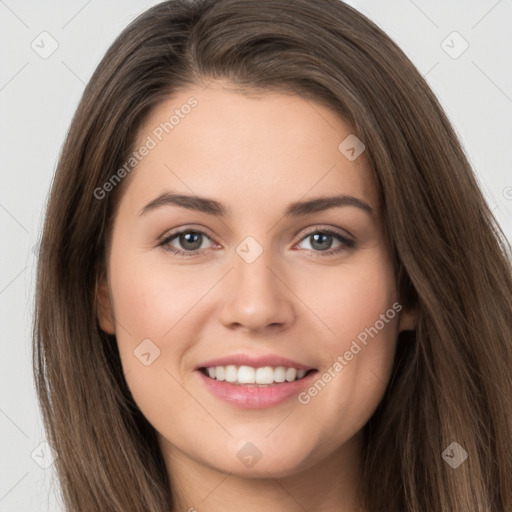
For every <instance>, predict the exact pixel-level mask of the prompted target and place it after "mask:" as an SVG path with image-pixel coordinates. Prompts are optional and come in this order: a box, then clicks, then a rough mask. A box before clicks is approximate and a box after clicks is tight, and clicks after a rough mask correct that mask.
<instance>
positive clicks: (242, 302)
mask: <svg viewBox="0 0 512 512" xmlns="http://www.w3.org/2000/svg"><path fill="white" fill-rule="evenodd" d="M270 253H271V251H270V250H264V251H263V252H262V253H261V254H260V255H259V256H258V257H257V258H256V259H255V260H254V261H252V262H248V261H246V260H245V259H244V258H242V257H240V256H239V255H238V254H237V253H235V254H234V257H233V265H234V268H233V269H232V271H231V272H229V275H228V276H226V279H225V280H224V283H223V288H222V290H221V291H220V293H221V294H222V299H223V304H222V309H221V315H220V316H221V321H222V323H223V324H224V326H226V327H227V328H230V329H232V328H238V329H243V330H246V331H253V332H262V331H265V330H269V329H270V330H272V331H273V332H275V331H277V330H282V329H286V328H288V327H289V326H290V325H291V324H292V323H293V321H294V318H295V305H294V302H293V297H294V295H293V293H292V291H291V290H290V285H289V284H288V283H287V282H286V280H287V279H286V276H283V275H281V274H282V272H280V271H279V270H278V269H279V268H281V267H279V266H278V265H276V264H275V260H274V261H273V260H272V256H271V254H270Z"/></svg>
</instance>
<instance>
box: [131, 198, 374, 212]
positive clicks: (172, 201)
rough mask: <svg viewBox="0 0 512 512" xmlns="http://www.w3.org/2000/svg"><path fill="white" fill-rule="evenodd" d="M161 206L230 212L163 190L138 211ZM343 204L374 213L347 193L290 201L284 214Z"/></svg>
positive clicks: (205, 200)
mask: <svg viewBox="0 0 512 512" xmlns="http://www.w3.org/2000/svg"><path fill="white" fill-rule="evenodd" d="M163 206H179V207H181V208H187V209H188V210H194V211H198V212H201V213H206V214H208V215H215V216H217V217H227V216H230V215H231V214H232V210H231V208H227V207H226V206H224V205H223V204H222V203H219V202H218V201H215V200H214V199H209V198H207V197H200V196H195V195H188V194H181V193H173V192H163V193H162V194H160V195H159V196H158V197H156V198H155V199H153V200H152V201H150V202H149V203H148V204H147V205H146V206H144V207H143V208H142V209H141V211H140V212H139V216H142V215H146V214H147V213H149V212H150V211H153V210H156V209H157V208H161V207H163ZM343 206H355V207H356V208H360V209H361V210H363V211H364V212H366V213H367V214H368V215H370V217H372V216H373V214H374V213H375V209H374V208H372V207H371V206H370V205H369V204H368V203H366V202H365V201H363V200H362V199H359V198H357V197H354V196H351V195H347V194H339V195H336V196H323V197H317V198H314V199H308V200H306V201H297V202H294V203H291V204H290V205H289V206H288V208H287V209H286V212H285V214H284V216H285V217H301V216H305V215H309V214H311V213H316V212H320V211H324V210H328V209H330V208H339V207H343Z"/></svg>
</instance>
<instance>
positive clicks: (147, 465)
mask: <svg viewBox="0 0 512 512" xmlns="http://www.w3.org/2000/svg"><path fill="white" fill-rule="evenodd" d="M213 79H227V80H229V81H230V82H231V83H233V84H234V85H236V86H237V87H239V88H240V90H260V91H265V90H269V91H270V90H280V91H283V92H287V93H293V94H300V95H302V96H303V97H304V98H312V99H314V100H316V101H319V102H322V103H323V104H325V105H328V106H329V108H331V109H333V110H335V111H336V112H338V113H339V115H340V116H341V117H342V118H343V119H344V120H345V121H346V122H348V123H349V124H350V126H351V127H352V129H353V132H354V133H355V134H356V135H357V137H358V138H359V139H361V140H362V141H363V142H364V144H365V145H366V155H367V157H368V160H369V163H370V166H371V169H372V172H373V173H374V175H375V180H376V183H377V186H378V190H379V194H380V197H381V200H382V201H381V204H382V205H383V216H384V221H385V226H386V229H387V233H388V236H389V239H390V241H391V246H392V251H393V255H394V262H395V271H396V282H397V287H398V291H399V297H400V301H401V303H402V304H403V306H404V307H406V308H410V309H415V310H416V311H417V313H418V322H417V328H416V330H415V331H405V332H402V333H401V335H400V336H399V340H398V349H397V353H396V360H395V368H394V372H393V375H392V378H391V380H390V382H389V384H388V387H387V389H386V393H385V396H384V398H383V400H382V402H381V403H380V405H379V407H378V408H377V410H376V411H375V414H374V415H373V416H372V418H371V419H370V420H369V421H368V423H367V425H366V426H365V427H364V433H365V444H364V453H363V467H364V497H363V499H364V504H365V507H366V508H367V509H368V510H371V511H372V512H377V511H383V512H384V511H385V512H390V511H393V512H402V511H404V512H425V511H427V510H429V511H435V512H468V511H471V512H476V511H482V512H484V511H487V512H498V511H504V510H512V411H511V404H512V378H511V374H510V371H511V368H512V340H511V333H512V272H511V265H510V246H509V244H508V242H507V240H506V237H505V235H504V234H503V232H502V231H501V229H500V227H499V225H498V224H497V222H496V221H495V219H494V217H493V215H492V213H491V212H490V210H489V208H488V206H487V204H486V202H485V200H484V198H483V195H482V193H481V192H480V190H479V188H478V186H477V182H476V180H475V177H474V174H473V171H472V169H471V167H470V164H469V163H468V160H467V158H466V156H465V153H464V151H463V149H462V148H461V145H460V143H459V141H458V139H457V136H456V134H455V133H454V130H453V128H452V127H451V125H450V123H449V121H448V119H447V117H446V115H445V114H444V112H443V110H442V108H441V106H440V104H439V102H438V101H437V99H436V97H435V95H434V94H433V93H432V91H431V90H430V88H429V87H428V84H427V83H426V81H425V80H424V79H423V77H422V76H421V74H420V73H419V72H418V71H417V70H416V69H415V67H414V66H413V64H412V63H411V62H410V60H409V59H408V58H407V57H406V56H405V55H404V53H403V52H402V51H401V50H400V49H399V48H398V46H397V45H396V44H395V43H394V42H393V41H392V40H391V39H390V38H389V37H388V36H387V35H386V34H384V33H383V32H382V31H381V30H380V29H379V28H378V27H377V26H376V25H375V24H374V23H372V22H371V21H369V20H368V19H366V18H365V17H364V16H363V15H361V14H360V13H358V12H357V11H356V10H354V9H352V8H351V7H349V6H347V5H345V4H344V3H342V2H341V1H339V0H293V1H290V0H193V1H185V0H171V1H168V2H163V3H161V4H158V5H156V6H154V7H152V8H151V9H149V10H147V11H146V12H144V13H143V14H142V15H140V16H139V17H138V18H137V19H135V20H134V21H133V22H132V23H131V24H130V25H129V26H128V27H127V28H126V29H125V30H124V31H123V32H122V33H121V35H120V36H119V37H118V38H117V39H116V40H115V42H114V43H113V44H112V46H111V47H110V49H109V50H108V52H107V53H106V55H105V56H104V58H103V59H102V61H101V62H100V64H99V65H98V67H97V69H96V71H95V73H94V75H93V76H92V78H91V80H90V82H89V83H88V85H87V87H86V88H85V91H84V93H83V97H82V99H81V101H80V104H79V106H78V109H77V111H76V114H75V116H74V118H73V121H72V123H71V127H70V130H69V133H68V135H67V138H66V141H65V144H64V147H63V150H62V153H61V156H60V160H59V163H58V168H57V171H56V175H55V179H54V182H53V184H52V190H51V195H50V198H49V204H48V208H47V212H46V220H45V225H44V232H43V235H42V240H41V248H40V257H39V262H38V269H37V290H36V303H35V322H34V334H33V336H34V359H33V363H34V376H35V382H36V387H37V393H38V397H39V400H40V404H41V409H42V415H43V420H44V425H45V429H46V432H47V436H48V441H49V443H50V444H51V445H52V446H53V447H54V448H55V450H56V451H57V453H58V455H59V456H58V458H57V459H56V461H55V464H56V469H57V472H58V477H59V480H60V484H61V488H62V491H63V498H64V502H65V505H66V507H67V510H69V511H73V512H79V511H80V512H86V511H98V510H101V511H102V512H108V511H130V512H139V511H140V512H142V511H144V512H147V511H148V510H150V511H154V512H164V511H167V510H168V509H169V506H170V501H169V500H170V499H171V491H170V484H169V476H171V478H172V475H168V474H167V470H166V467H165V464H164V461H163V457H162V454H161V452H160V450H159V447H158V444H157V437H156V433H155V431H154V429H153V427H152V426H151V425H150V424H149V422H148V421H147V420H146V419H145V418H144V417H143V415H142V414H141V412H140V410H139V409H138V407H137V406H136V404H135V403H134V400H133V398H132V396H131V394H130V391H129V389H128V387H127V384H126V381H125V379H124V375H123V371H122V367H121V363H120V358H119V354H118V351H117V344H116V339H115V336H112V335H109V334H107V333H105V332H103V331H102V330H101V329H100V328H99V325H98V321H97V300H96V286H97V283H98V280H99V279H100V277H101V276H102V275H103V273H104V272H105V268H106V261H105V258H106V254H107V253H106V248H108V244H109V229H110V228H111V225H112V218H113V215H114V213H115V209H116V203H117V202H118V200H119V197H120V195H121V194H122V191H123V189H124V187H125V186H126V183H127V182H128V181H129V179H130V176H131V175H130V176H128V177H126V178H124V179H123V180H122V181H121V183H120V184H119V185H118V186H116V187H115V188H114V189H113V190H112V191H110V192H109V193H107V194H105V197H103V198H101V199H98V197H97V196H98V194H95V190H97V188H98V187H101V186H102V185H103V184H104V183H106V182H107V181H108V180H109V179H111V177H112V175H113V174H115V173H116V171H117V170H118V169H119V168H121V167H122V166H123V164H124V163H125V162H126V161H127V160H128V158H129V155H130V153H131V152H132V151H133V150H134V148H133V144H134V140H135V139H134V138H135V136H136V134H137V130H138V129H139V128H140V127H141V125H142V123H143V122H144V119H146V118H147V116H148V114H149V112H150V111H151V109H152V108H153V107H155V105H157V104H159V103H160V102H161V101H163V100H164V99H167V98H168V97H169V96H170V95H172V94H173V93H175V92H176V91H178V90H180V89H181V90H183V89H186V88H187V87H188V86H190V85H197V84H205V85H206V84H207V83H208V82H209V81H210V80H213ZM198 108H200V105H199V107H198ZM133 172H136V169H134V171H133ZM453 442H456V443H458V444H459V445H460V446H461V447H462V448H463V449H464V450H465V451H466V452H467V453H468V458H467V459H466V460H465V461H464V462H463V463H462V464H461V465H460V466H459V467H457V468H456V469H454V468H452V467H450V465H449V464H447V462H445V460H443V457H442V453H443V451H444V450H445V448H447V447H448V446H449V445H451V443H453Z"/></svg>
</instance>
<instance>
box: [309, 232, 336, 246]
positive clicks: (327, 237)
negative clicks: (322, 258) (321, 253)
mask: <svg viewBox="0 0 512 512" xmlns="http://www.w3.org/2000/svg"><path fill="white" fill-rule="evenodd" d="M312 236H313V243H312V244H311V245H312V247H313V248H316V249H320V250H322V249H327V248H328V247H326V246H325V244H324V245H322V242H319V241H318V239H319V238H321V239H322V241H323V242H325V241H326V239H327V240H329V239H330V238H331V236H332V235H326V234H324V233H320V234H319V233H316V234H314V235H312ZM329 241H330V240H329ZM315 245H317V247H315ZM327 245H328V246H330V244H327Z"/></svg>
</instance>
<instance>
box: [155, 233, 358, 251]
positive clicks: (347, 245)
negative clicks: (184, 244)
mask: <svg viewBox="0 0 512 512" xmlns="http://www.w3.org/2000/svg"><path fill="white" fill-rule="evenodd" d="M184 233H194V234H200V235H204V236H206V237H207V238H210V237H209V236H208V234H207V233H205V232H204V231H202V230H200V229H192V228H183V229H180V230H179V231H175V232H173V233H171V234H169V235H164V236H163V237H162V238H161V239H160V242H159V244H158V247H162V249H163V250H164V251H169V252H171V253H173V254H174V255H176V256H200V255H201V254H204V252H206V249H200V250H199V249H196V250H194V251H183V250H181V249H175V248H172V247H171V246H170V245H169V243H170V242H171V240H174V239H175V238H176V237H178V236H179V235H182V234H184ZM317 233H321V234H323V235H332V236H334V237H335V238H337V239H338V240H339V241H340V242H341V244H342V245H341V246H340V247H338V248H336V249H329V250H327V251H315V250H313V254H315V257H326V256H331V255H334V254H338V253H341V252H343V251H347V250H349V249H352V248H354V247H355V245H356V244H355V242H354V241H353V240H350V239H349V238H346V237H344V236H343V235H341V234H340V233H338V232H336V231H333V230H331V229H320V228H318V227H315V228H314V230H313V231H310V232H308V233H306V235H304V236H303V237H302V238H301V240H300V242H302V241H303V240H305V239H306V238H308V237H309V236H311V235H314V234H317ZM210 239H211V238H210Z"/></svg>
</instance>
